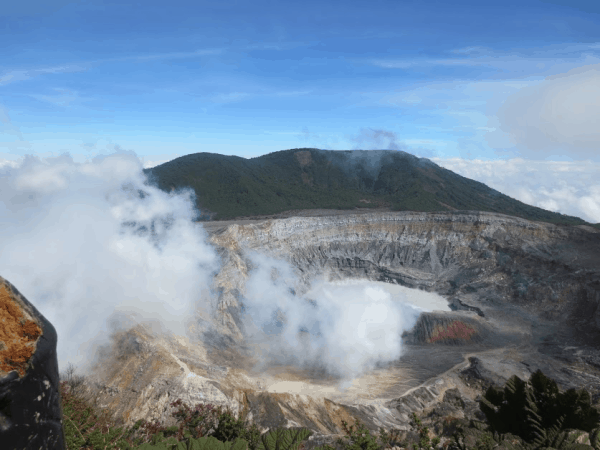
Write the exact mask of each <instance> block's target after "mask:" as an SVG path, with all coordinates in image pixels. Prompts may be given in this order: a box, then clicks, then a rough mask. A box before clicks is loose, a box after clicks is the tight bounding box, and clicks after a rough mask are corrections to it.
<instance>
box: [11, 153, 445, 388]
mask: <svg viewBox="0 0 600 450" xmlns="http://www.w3.org/2000/svg"><path fill="white" fill-rule="evenodd" d="M0 170H1V171H2V173H1V177H0V217H2V224H1V227H0V275H2V276H3V277H4V278H6V279H7V280H9V281H10V282H11V283H13V284H14V285H15V286H16V287H17V289H19V290H20V291H21V292H22V293H23V294H24V295H25V297H26V298H27V299H28V300H29V301H31V302H32V303H33V304H34V305H35V306H36V307H37V308H38V309H39V310H40V312H41V313H42V314H44V316H45V317H46V318H47V319H48V320H49V321H50V322H51V323H52V324H53V325H54V326H55V328H56V330H57V332H58V356H59V366H60V367H61V368H64V367H65V365H66V364H67V363H73V364H75V365H77V366H79V367H80V368H82V369H83V370H84V371H85V370H87V369H88V368H89V365H90V363H91V362H93V359H94V356H95V352H96V349H97V348H98V346H100V345H102V344H104V343H106V342H107V341H108V339H109V336H110V333H111V332H112V331H113V330H114V328H115V327H124V326H130V325H132V324H134V323H138V322H141V321H143V322H145V323H148V322H150V323H151V324H153V325H154V326H155V327H156V330H157V331H170V332H173V333H175V334H179V335H185V334H186V332H187V331H188V330H189V327H190V326H191V325H193V324H195V325H196V326H197V325H198V323H199V321H198V318H199V317H200V316H202V317H207V316H208V317H214V314H215V310H216V305H215V301H216V297H215V295H213V293H212V292H211V291H210V287H211V286H212V281H213V276H214V275H215V274H216V273H217V272H218V271H219V270H220V260H219V258H218V257H217V254H216V251H215V249H214V248H213V247H212V246H211V245H209V244H208V243H207V241H206V239H207V235H206V233H205V231H204V229H203V228H202V226H201V225H199V224H197V223H195V222H194V220H195V219H196V218H197V216H198V213H199V212H198V211H197V210H196V209H195V207H194V199H193V192H192V191H183V192H179V193H165V192H162V191H160V190H158V189H157V188H155V187H152V186H150V185H147V184H146V181H147V180H146V178H145V176H144V175H143V172H142V165H141V162H140V161H139V159H138V158H137V157H136V156H134V155H127V154H122V153H121V154H114V155H111V156H107V157H99V158H96V159H94V160H93V161H91V162H86V163H82V164H79V163H75V162H74V161H73V159H72V158H71V157H70V156H69V155H63V156H61V157H58V158H50V159H46V160H40V159H38V158H35V157H27V158H26V159H25V160H24V161H23V163H22V164H21V165H19V166H17V167H14V166H11V167H9V166H6V167H3V168H0ZM248 256H249V258H250V259H251V261H252V269H251V271H250V277H249V279H248V280H247V284H246V291H245V292H244V295H243V299H242V302H243V304H244V308H245V311H244V312H243V313H242V314H241V320H242V323H243V325H244V332H245V333H246V334H247V336H248V343H249V344H251V345H255V346H257V347H258V352H257V356H258V359H259V360H261V361H262V362H263V363H266V364H281V363H285V364H294V365H297V366H302V367H319V368H322V369H326V370H327V371H328V372H329V373H332V374H337V375H339V376H342V377H344V378H346V379H351V378H352V377H355V376H357V375H359V374H360V373H362V372H363V371H365V370H368V369H370V368H373V367H375V366H376V365H377V364H378V363H382V362H387V361H392V360H394V359H397V358H398V357H399V356H400V355H401V352H402V347H401V336H402V333H403V331H405V330H408V329H410V328H412V326H413V325H414V323H415V321H416V319H417V316H418V314H419V313H420V312H421V311H422V310H427V309H429V308H430V307H432V306H433V309H436V308H435V305H429V306H425V307H423V308H418V307H415V306H412V305H410V304H407V302H406V301H407V298H406V297H404V301H400V300H402V298H400V297H399V295H401V293H398V292H396V293H395V294H391V293H390V292H389V291H386V290H385V289H382V288H381V287H380V286H378V285H376V284H373V283H371V284H366V285H365V284H360V283H359V284H356V283H354V284H353V283H350V284H332V283H325V282H314V281H313V284H312V290H311V291H310V292H307V293H304V294H303V295H301V294H300V292H301V291H302V290H303V289H304V290H305V289H306V285H304V284H302V283H301V282H300V279H299V278H298V276H297V274H296V272H295V271H294V269H293V267H292V266H290V265H289V264H287V263H285V262H283V261H280V260H274V259H272V258H269V257H266V256H264V255H260V254H257V253H255V254H251V255H248ZM297 293H298V294H297ZM409 301H410V299H409ZM444 305H445V302H443V301H442V304H441V305H438V306H440V308H441V309H445V308H447V306H446V307H444ZM440 308H438V309H440ZM199 331H200V332H201V331H202V330H199V329H198V328H196V330H195V333H198V332H199ZM213 331H214V330H213ZM196 335H197V334H196Z"/></svg>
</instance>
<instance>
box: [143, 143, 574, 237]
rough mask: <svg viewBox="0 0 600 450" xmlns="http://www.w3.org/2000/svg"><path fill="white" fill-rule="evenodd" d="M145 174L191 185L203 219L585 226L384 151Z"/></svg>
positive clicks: (198, 164) (274, 157) (183, 166)
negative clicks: (317, 212)
mask: <svg viewBox="0 0 600 450" xmlns="http://www.w3.org/2000/svg"><path fill="white" fill-rule="evenodd" d="M144 172H145V173H146V174H147V175H148V176H149V178H150V180H151V182H152V183H155V184H156V185H157V186H158V187H159V188H160V189H162V190H164V191H167V192H169V191H171V190H173V189H175V190H177V189H180V188H186V187H190V188H192V189H193V190H194V192H195V193H196V200H197V206H198V207H199V209H200V210H201V211H202V213H203V215H204V217H205V218H206V217H208V216H210V217H211V218H213V219H230V218H234V217H243V216H256V215H270V214H277V213H280V212H284V211H289V210H298V209H354V208H357V207H358V208H372V207H378V206H379V207H380V206H385V207H389V208H391V209H392V210H398V211H401V210H410V211H451V210H479V211H491V212H499V213H503V214H509V215H513V216H517V217H522V218H525V219H530V220H536V221H544V222H551V223H563V224H572V225H579V224H586V222H585V221H584V220H582V219H580V218H578V217H572V216H565V215H562V214H558V213H554V212H550V211H546V210H544V209H541V208H537V207H534V206H529V205H526V204H525V203H522V202H520V201H518V200H515V199H513V198H510V197H508V196H506V195H504V194H502V193H500V192H498V191H496V190H494V189H491V188H489V187H487V186H486V185H485V184H483V183H479V182H477V181H473V180H470V179H468V178H465V177H462V176H460V175H457V174H455V173H454V172H451V171H449V170H447V169H444V168H442V167H440V166H438V165H436V164H435V163H433V162H431V161H429V160H427V159H425V158H417V157H415V156H413V155H410V154H408V153H405V152H400V151H391V150H369V151H362V150H354V151H328V150H318V149H312V148H303V149H293V150H283V151H279V152H274V153H269V154H267V155H263V156H260V157H257V158H252V159H245V158H240V157H237V156H224V155H218V154H214V153H195V154H191V155H186V156H183V157H180V158H177V159H174V160H173V161H169V162H167V163H164V164H161V165H159V166H156V167H153V168H151V169H145V170H144Z"/></svg>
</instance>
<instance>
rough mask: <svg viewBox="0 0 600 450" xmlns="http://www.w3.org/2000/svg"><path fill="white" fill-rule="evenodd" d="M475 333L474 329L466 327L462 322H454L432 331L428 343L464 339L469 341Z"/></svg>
mask: <svg viewBox="0 0 600 450" xmlns="http://www.w3.org/2000/svg"><path fill="white" fill-rule="evenodd" d="M474 333H475V329H474V328H472V327H470V326H468V325H467V324H465V323H464V322H461V321H459V320H454V321H452V323H451V324H450V325H448V326H447V327H445V328H444V327H439V326H438V327H436V328H435V330H433V333H432V336H431V338H430V339H429V342H437V341H441V340H444V339H464V340H467V341H468V340H469V339H471V336H472V335H473V334H474Z"/></svg>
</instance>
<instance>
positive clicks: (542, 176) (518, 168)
mask: <svg viewBox="0 0 600 450" xmlns="http://www.w3.org/2000/svg"><path fill="white" fill-rule="evenodd" d="M432 160H433V161H434V162H435V163H436V164H438V165H440V166H442V167H445V168H446V169H449V170H451V171H453V172H456V173H458V174H460V175H462V176H464V177H467V178H471V179H473V180H477V181H480V182H482V183H484V184H486V185H488V186H490V187H491V188H494V189H496V190H498V191H500V192H502V193H504V194H506V195H508V196H510V197H512V198H515V199H517V200H520V201H522V202H524V203H527V204H529V205H533V206H538V207H540V208H544V209H547V210H550V211H555V212H560V213H563V214H567V215H572V216H577V217H581V218H582V219H584V220H586V221H588V222H592V223H598V222H600V181H598V173H600V163H595V162H592V161H574V162H566V161H531V160H525V159H522V158H513V159H509V160H495V161H484V160H479V159H473V160H467V159H461V158H453V159H440V158H432Z"/></svg>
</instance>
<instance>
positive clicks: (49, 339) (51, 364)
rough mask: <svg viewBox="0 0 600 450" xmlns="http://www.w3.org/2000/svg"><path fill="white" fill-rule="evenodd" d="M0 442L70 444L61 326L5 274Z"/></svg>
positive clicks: (13, 445) (14, 447)
mask: <svg viewBox="0 0 600 450" xmlns="http://www.w3.org/2000/svg"><path fill="white" fill-rule="evenodd" d="M0 314H1V316H2V328H3V329H2V334H1V335H2V341H1V342H0V447H1V448H3V449H6V450H22V449H36V450H37V449H40V448H42V449H50V450H54V449H57V450H59V449H60V450H62V449H64V448H65V447H64V437H63V431H62V412H61V406H60V394H59V392H60V391H59V379H58V362H57V357H56V331H55V330H54V327H53V326H52V324H51V323H50V322H48V321H47V320H46V319H45V318H44V316H42V315H41V314H40V313H39V311H38V310H37V309H36V308H35V307H34V306H33V305H32V304H31V303H29V302H28V301H27V299H25V297H23V296H22V295H21V294H20V293H19V291H18V290H17V289H16V288H15V287H14V286H13V285H12V284H10V283H9V282H8V281H6V280H5V279H4V278H1V277H0Z"/></svg>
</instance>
